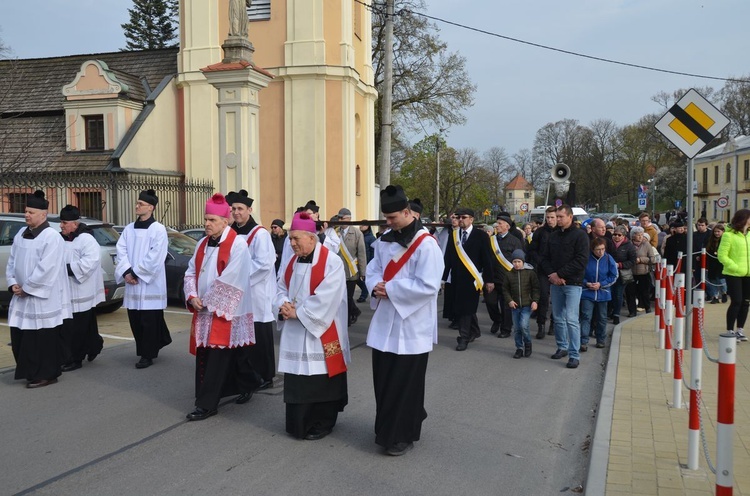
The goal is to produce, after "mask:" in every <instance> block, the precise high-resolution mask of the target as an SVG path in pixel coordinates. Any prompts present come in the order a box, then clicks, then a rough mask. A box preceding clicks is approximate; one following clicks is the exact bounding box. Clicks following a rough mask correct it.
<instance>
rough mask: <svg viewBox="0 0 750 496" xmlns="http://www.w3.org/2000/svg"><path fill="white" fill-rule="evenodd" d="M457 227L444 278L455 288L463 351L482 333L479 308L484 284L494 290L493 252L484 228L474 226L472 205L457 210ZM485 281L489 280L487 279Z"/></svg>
mask: <svg viewBox="0 0 750 496" xmlns="http://www.w3.org/2000/svg"><path fill="white" fill-rule="evenodd" d="M456 216H457V217H458V227H459V228H458V229H456V230H455V231H454V232H453V233H451V238H450V239H449V240H448V245H447V247H446V250H445V271H444V272H443V282H446V281H448V277H450V283H451V285H452V286H453V288H454V293H453V313H454V316H455V317H456V320H457V323H458V334H459V336H458V338H457V341H458V346H456V350H458V351H464V350H465V349H466V347H467V346H468V344H469V343H470V342H471V341H474V339H476V338H478V337H479V336H480V334H481V333H480V331H479V322H478V321H477V308H478V307H479V293H480V292H481V290H482V287H483V286H484V287H486V288H487V291H489V292H491V291H493V290H494V287H495V284H494V282H493V281H494V279H493V272H492V258H491V257H492V252H491V251H490V243H489V239H488V236H487V233H485V232H484V231H483V230H481V229H478V228H475V227H474V226H473V223H474V211H473V210H472V209H470V208H459V209H457V210H456ZM483 281H487V282H486V283H484V282H483Z"/></svg>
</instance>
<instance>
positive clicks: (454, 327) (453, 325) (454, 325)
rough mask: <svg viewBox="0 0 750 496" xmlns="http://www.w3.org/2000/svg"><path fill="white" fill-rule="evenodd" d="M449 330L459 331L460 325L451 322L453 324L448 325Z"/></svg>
mask: <svg viewBox="0 0 750 496" xmlns="http://www.w3.org/2000/svg"><path fill="white" fill-rule="evenodd" d="M448 329H454V330H455V329H458V324H456V323H455V322H451V323H450V324H449V325H448Z"/></svg>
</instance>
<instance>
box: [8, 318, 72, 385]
mask: <svg viewBox="0 0 750 496" xmlns="http://www.w3.org/2000/svg"><path fill="white" fill-rule="evenodd" d="M61 329H62V325H59V326H57V327H52V328H49V329H39V330H36V331H22V330H21V329H19V328H17V327H11V328H10V344H11V350H12V351H13V358H14V359H15V360H16V373H15V376H14V379H26V380H27V381H29V382H32V381H42V380H52V379H55V378H57V377H59V376H60V374H61V372H60V366H61V365H62V354H61V350H60V331H61Z"/></svg>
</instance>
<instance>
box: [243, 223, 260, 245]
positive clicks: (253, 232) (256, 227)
mask: <svg viewBox="0 0 750 496" xmlns="http://www.w3.org/2000/svg"><path fill="white" fill-rule="evenodd" d="M259 229H264V227H263V226H255V227H254V228H253V230H252V231H250V234H248V235H247V246H250V243H252V242H253V238H254V237H255V235H256V234H257V233H258V230H259Z"/></svg>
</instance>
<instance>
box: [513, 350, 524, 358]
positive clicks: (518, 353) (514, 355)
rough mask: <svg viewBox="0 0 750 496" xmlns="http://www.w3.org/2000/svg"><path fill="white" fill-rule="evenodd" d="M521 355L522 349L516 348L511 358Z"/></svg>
mask: <svg viewBox="0 0 750 496" xmlns="http://www.w3.org/2000/svg"><path fill="white" fill-rule="evenodd" d="M521 357H523V350H521V349H518V350H516V352H515V353H514V354H513V358H521Z"/></svg>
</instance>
